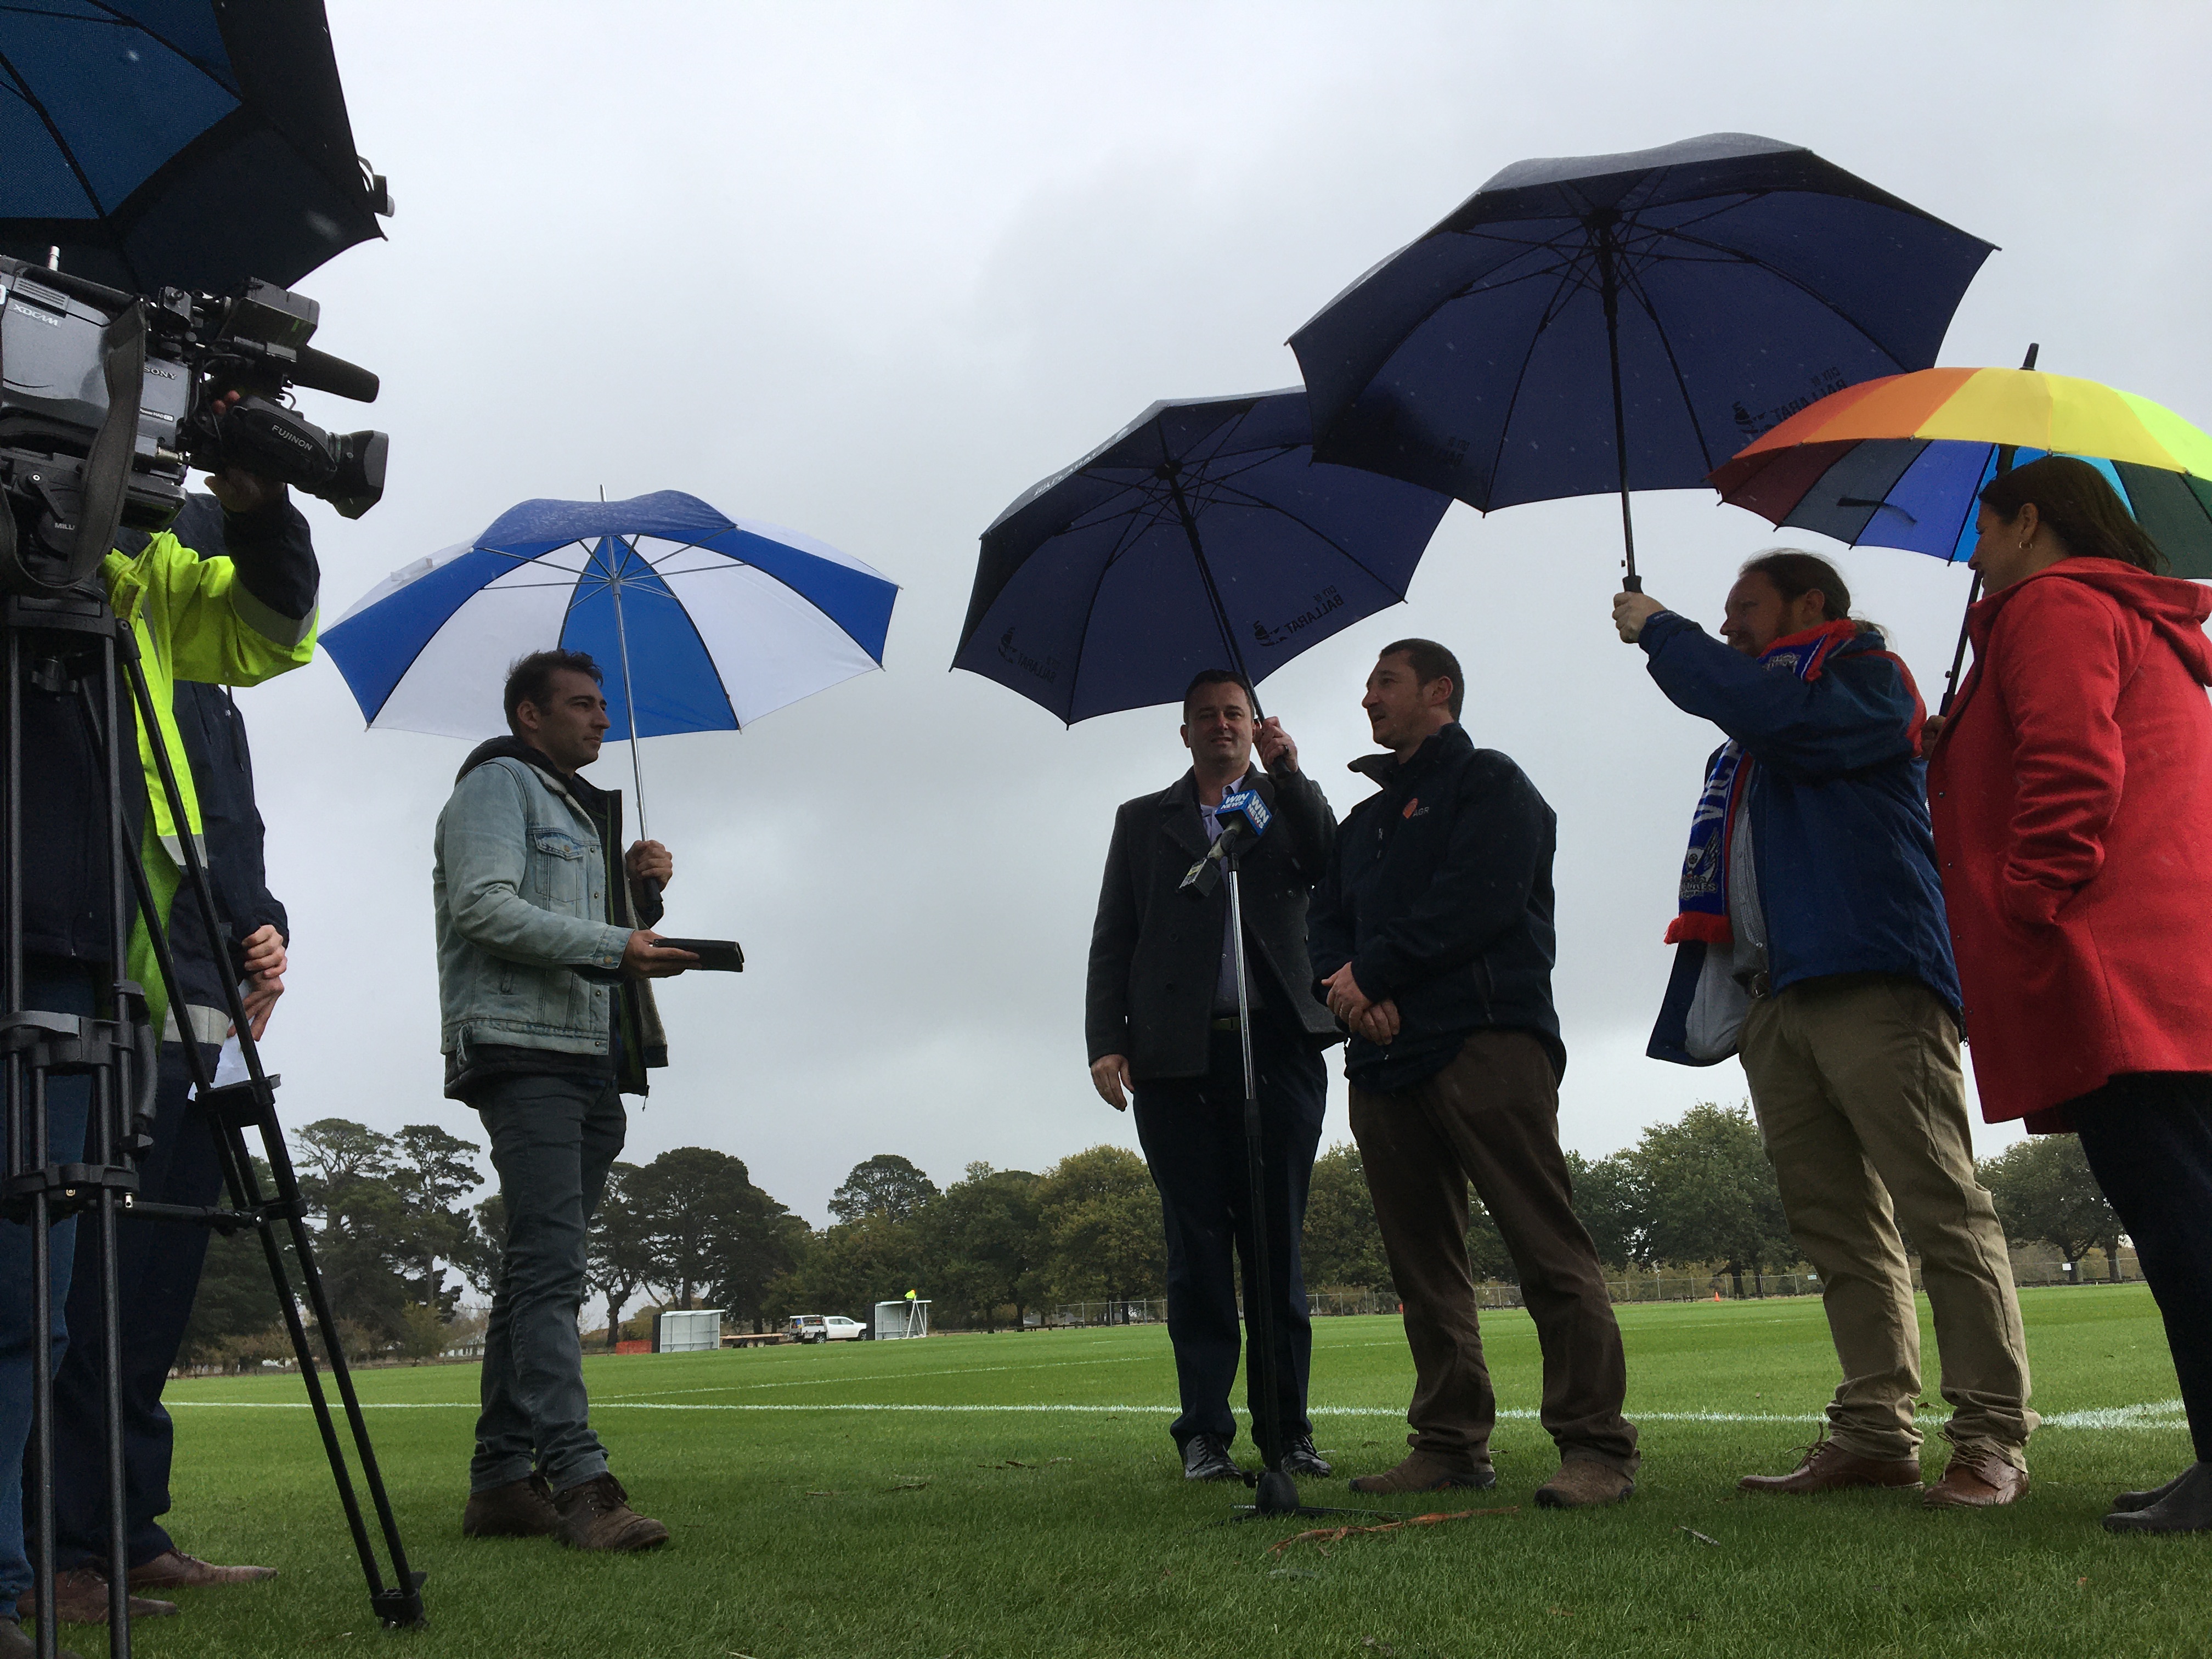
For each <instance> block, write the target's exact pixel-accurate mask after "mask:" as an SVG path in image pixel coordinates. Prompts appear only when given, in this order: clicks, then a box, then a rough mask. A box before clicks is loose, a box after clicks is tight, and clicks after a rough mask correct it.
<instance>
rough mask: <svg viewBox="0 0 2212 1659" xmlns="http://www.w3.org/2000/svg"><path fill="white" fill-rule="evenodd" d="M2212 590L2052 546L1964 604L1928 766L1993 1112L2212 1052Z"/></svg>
mask: <svg viewBox="0 0 2212 1659" xmlns="http://www.w3.org/2000/svg"><path fill="white" fill-rule="evenodd" d="M2208 615H2212V590H2208V589H2206V588H2203V587H2200V586H2197V584H2196V583H2194V582H2187V581H2181V580H2175V579H2174V578H2172V577H2166V576H2154V575H2151V574H2148V573H2147V572H2144V571H2142V570H2138V569H2136V568H2135V567H2134V566H2132V565H2129V564H2124V563H2122V562H2119V561H2118V560H2116V559H2086V558H2074V559H2062V560H2060V561H2059V562H2057V564H2055V565H2052V566H2051V567H2050V568H2048V569H2045V570H2041V571H2039V572H2037V573H2036V574H2034V575H2033V576H2030V577H2028V578H2027V580H2024V581H2021V582H2017V583H2015V584H2014V585H2013V586H2010V587H2008V588H2006V589H2004V590H2003V591H2002V592H1998V593H1993V594H1991V595H1990V597H1989V598H1988V599H1984V600H1982V601H1981V603H1979V604H1978V605H1975V606H1974V608H1973V610H1972V611H1971V612H1970V613H1969V617H1968V628H1969V629H1970V631H1971V634H1972V639H1973V641H1974V669H1973V671H1972V673H1971V674H1969V675H1968V676H1967V677H1966V684H1965V685H1964V686H1963V687H1962V688H1961V690H1960V696H1959V700H1958V702H1957V704H1956V706H1955V707H1954V708H1953V709H1952V712H1951V719H1950V723H1949V725H1948V726H1947V727H1946V728H1945V729H1944V731H1943V733H1942V738H1940V739H1939V741H1938V742H1937V744H1936V752H1935V755H1934V757H1932V759H1931V760H1930V762H1929V772H1928V797H1929V802H1928V804H1929V808H1930V811H1931V813H1932V816H1933V817H1934V819H1935V824H1936V857H1937V860H1938V862H1939V863H1940V864H1941V865H1942V877H1943V898H1944V902H1945V905H1946V906H1947V908H1948V910H1949V912H1950V923H1951V938H1952V942H1953V945H1954V947H1955V949H1956V951H1957V954H1958V960H1959V978H1960V983H1961V985H1962V986H1963V987H1964V989H1965V992H1966V1035H1967V1037H1968V1040H1969V1041H1970V1042H1972V1045H1973V1060H1974V1078H1975V1081H1976V1083H1977V1084H1978V1085H1979V1088H1980V1091H1981V1097H1982V1115H1984V1117H1986V1118H1987V1119H1989V1120H1990V1121H1991V1122H1998V1121H2003V1120H2005V1119H2008V1118H2018V1117H2024V1118H2026V1119H2027V1121H2028V1122H2027V1127H2029V1128H2030V1129H2032V1130H2034V1131H2036V1132H2038V1133H2054V1132H2056V1131H2058V1130H2063V1129H2064V1128H2066V1127H2068V1125H2067V1124H2066V1122H2065V1121H2064V1117H2065V1115H2064V1114H2063V1112H2058V1111H2055V1110H2053V1108H2055V1107H2057V1105H2058V1104H2059V1103H2061V1102H2063V1101H2067V1100H2071V1099H2073V1098H2074V1097H2076V1096H2079V1095H2084V1094H2087V1093H2088V1092H2089V1091H2091V1090H2093V1089H2095V1088H2098V1087H2100V1086H2101V1085H2103V1084H2104V1083H2106V1081H2107V1080H2108V1079H2111V1078H2112V1077H2113V1076H2114V1075H2116V1074H2118V1073H2124V1072H2208V1073H2212V702H2208V700H2207V699H2206V696H2205V687H2206V685H2207V684H2212V642H2208V641H2207V639H2206V637H2205V634H2204V630H2203V622H2204V619H2205V617H2207V616H2208Z"/></svg>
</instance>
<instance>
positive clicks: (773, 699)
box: [323, 489, 898, 828]
mask: <svg viewBox="0 0 2212 1659" xmlns="http://www.w3.org/2000/svg"><path fill="white" fill-rule="evenodd" d="M897 597H898V587H897V585H896V583H894V582H892V581H891V580H889V579H888V578H887V577H885V576H884V575H883V574H882V573H880V572H879V571H877V570H874V569H872V568H870V567H868V566H867V565H865V564H863V563H861V562H860V561H859V560H858V559H855V558H853V557H851V556H848V555H847V554H843V553H841V552H839V551H838V550H836V548H834V547H831V546H829V545H828V544H825V543H823V542H818V541H817V540H815V539H814V538H812V537H811V536H806V535H802V534H800V533H799V532H797V531H794V530H784V529H781V528H779V527H778V526H775V525H768V524H758V523H754V522H752V521H750V520H732V519H729V518H726V517H724V516H723V515H722V514H721V513H718V512H716V511H715V510H714V508H713V507H709V506H708V505H707V503H706V502H704V501H701V500H699V499H698V498H697V497H696V496H693V495H684V494H682V493H681V492H680V491H678V490H673V489H664V490H661V491H659V493H657V494H654V495H640V496H637V497H635V498H634V499H633V500H630V501H525V502H523V503H522V504H521V505H520V506H519V507H513V508H510V509H509V510H508V511H507V512H506V513H502V514H501V516H500V518H499V519H498V520H496V521H495V523H494V524H493V525H492V526H491V527H490V528H489V529H488V530H486V531H485V532H483V534H482V535H481V536H478V537H477V538H476V539H475V540H474V541H471V542H466V543H464V544H460V545H459V546H456V547H449V548H447V549H446V550H444V551H443V552H441V553H435V554H433V555H431V556H429V557H428V558H427V559H418V560H416V562H414V563H413V564H410V565H408V566H406V567H404V568H402V569H399V570H395V571H393V572H392V574H391V575H389V576H387V577H386V578H385V579H384V580H383V581H381V582H380V583H379V584H378V585H377V586H375V587H374V589H372V590H371V591H370V592H368V594H366V595H365V596H363V597H362V599H361V601H360V602H359V603H358V604H356V605H355V606H354V607H353V608H352V609H351V610H350V611H347V612H346V614H345V615H344V616H343V617H341V618H340V619H339V620H338V622H337V624H336V626H334V627H332V628H331V629H329V630H328V631H327V632H325V634H324V635H323V645H324V647H325V648H326V649H327V650H328V651H329V653H330V654H331V659H333V660H334V661H336V662H337V665H338V671H339V672H341V673H342V674H343V675H344V676H345V681H346V684H347V686H348V687H349V689H350V690H352V692H353V695H354V701H355V702H357V703H359V704H360V705H361V710H362V714H363V715H365V716H366V717H367V719H368V724H369V725H370V726H372V727H374V728H378V729H384V730H394V731H402V732H437V733H440V734H441V735H444V736H447V737H459V738H482V737H485V736H488V735H489V734H490V733H492V732H497V731H498V730H499V729H500V728H501V725H502V724H503V723H504V714H503V712H502V710H501V702H500V698H501V690H502V689H503V687H504V685H505V684H506V679H507V665H508V664H509V663H510V662H511V661H513V659H515V658H517V657H520V656H523V655H525V654H526V653H530V652H532V651H543V650H547V649H550V647H554V646H560V647H563V648H565V649H568V650H571V651H588V652H590V653H592V657H593V659H596V660H597V661H598V662H599V664H600V665H601V666H602V667H603V668H605V671H606V675H607V682H606V696H607V714H608V717H609V718H610V719H611V720H612V721H613V723H614V730H615V731H616V732H617V733H619V734H622V735H625V736H627V737H629V738H630V740H631V760H632V764H633V766H635V763H636V740H637V739H639V738H657V737H665V736H667V735H669V734H671V733H674V732H734V731H738V730H739V729H741V728H742V727H744V726H748V725H750V723H751V722H752V721H754V720H758V719H759V718H760V717H761V716H762V715H763V714H769V713H770V712H772V711H773V710H775V709H778V708H782V707H784V706H785V705H786V704H787V703H793V702H798V701H799V699H800V698H801V697H805V696H811V695H812V694H813V693H815V692H817V691H820V690H824V689H825V688H827V687H829V686H832V685H835V684H837V683H838V682H839V681H841V680H848V679H850V678H853V677H854V675H856V674H865V673H866V672H867V671H869V670H870V669H872V668H880V667H881V666H882V665H883V658H884V635H886V634H887V633H888V632H889V631H890V619H891V605H892V602H893V601H894V600H895V599H896V598H897ZM639 793H640V795H641V796H642V794H643V793H644V792H643V783H642V778H641V780H640V788H639ZM642 814H643V802H642V800H641V802H640V826H641V828H642V823H643V817H642Z"/></svg>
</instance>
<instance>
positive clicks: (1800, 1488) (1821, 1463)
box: [1735, 1431, 1921, 1492]
mask: <svg viewBox="0 0 2212 1659" xmlns="http://www.w3.org/2000/svg"><path fill="white" fill-rule="evenodd" d="M1920 1483H1921V1474H1920V1460H1919V1459H1918V1458H1917V1457H1899V1458H1894V1459H1884V1458H1873V1457H1860V1456H1858V1455H1856V1454H1854V1453H1851V1452H1847V1451H1845V1450H1844V1449H1843V1448H1842V1447H1841V1446H1838V1444H1837V1443H1835V1442H1834V1441H1832V1440H1831V1439H1829V1438H1828V1437H1827V1435H1826V1432H1825V1431H1823V1432H1822V1434H1821V1436H1820V1438H1819V1439H1818V1440H1815V1441H1814V1443H1812V1444H1811V1445H1809V1446H1808V1447H1806V1448H1805V1456H1804V1460H1803V1461H1802V1462H1800V1463H1799V1464H1798V1465H1797V1467H1796V1468H1794V1469H1792V1470H1790V1473H1789V1474H1747V1475H1746V1476H1744V1478H1743V1479H1742V1480H1739V1481H1737V1482H1736V1483H1735V1484H1736V1486H1738V1487H1739V1488H1741V1490H1742V1491H1745V1492H1848V1491H1850V1489H1851V1488H1853V1487H1854V1486H1918V1485H1919V1484H1920Z"/></svg>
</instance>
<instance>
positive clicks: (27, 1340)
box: [0, 957, 106, 1618]
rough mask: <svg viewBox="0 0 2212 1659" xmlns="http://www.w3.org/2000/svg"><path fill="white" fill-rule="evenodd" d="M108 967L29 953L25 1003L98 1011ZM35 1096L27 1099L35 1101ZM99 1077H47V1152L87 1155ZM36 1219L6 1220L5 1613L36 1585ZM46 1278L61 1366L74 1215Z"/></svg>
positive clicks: (0, 1426) (0, 1592) (1, 1340)
mask: <svg viewBox="0 0 2212 1659" xmlns="http://www.w3.org/2000/svg"><path fill="white" fill-rule="evenodd" d="M94 975H99V976H100V978H101V979H103V980H104V979H105V977H106V969H104V968H97V969H96V968H94V967H93V966H91V965H90V964H88V963H76V962H66V961H58V960H49V959H45V958H40V957H30V958H28V959H27V960H26V962H25V963H24V975H23V1006H25V1007H26V1008H35V1009H39V1010H41V1011H43V1012H47V1013H55V1014H77V1015H84V1014H89V1013H91V1012H93V986H94ZM25 1104H26V1105H28V1101H26V1102H25ZM91 1107H92V1079H90V1078H85V1077H63V1078H55V1079H52V1080H51V1081H49V1082H48V1084H47V1085H46V1156H47V1158H48V1161H49V1162H52V1163H56V1164H74V1163H76V1162H78V1161H79V1160H80V1159H82V1158H83V1157H84V1130H85V1120H86V1119H87V1118H88V1116H89V1115H90V1113H91ZM31 1237H32V1235H31V1227H30V1224H29V1223H28V1222H22V1221H0V1618H5V1617H11V1616H12V1615H13V1613H14V1610H15V1598H16V1597H17V1596H19V1595H21V1594H22V1593H23V1592H24V1591H25V1590H27V1589H29V1588H30V1587H31V1561H30V1557H29V1556H28V1555H27V1553H25V1551H24V1547H23V1507H24V1505H23V1496H22V1493H23V1474H24V1468H23V1453H24V1449H25V1447H26V1446H27V1444H28V1443H29V1441H30V1437H31V1387H32V1383H33V1380H34V1378H35V1376H36V1373H35V1372H33V1370H32V1369H31V1368H32V1366H33V1365H34V1364H37V1363H38V1357H39V1351H40V1347H41V1346H42V1344H41V1341H40V1334H39V1332H38V1331H36V1330H35V1329H33V1327H32V1323H31V1311H32V1310H31V1303H32V1295H31V1291H32V1284H31ZM47 1237H48V1245H49V1255H48V1256H47V1283H48V1285H50V1286H51V1288H52V1295H53V1310H54V1311H53V1332H52V1336H53V1348H52V1352H51V1354H50V1356H49V1363H51V1364H53V1365H55V1366H57V1367H58V1366H59V1365H60V1364H61V1359H62V1355H63V1354H64V1352H67V1350H68V1347H69V1321H68V1317H67V1314H66V1310H67V1308H68V1305H69V1288H70V1261H71V1259H72V1257H73V1255H74V1253H75V1249H76V1219H75V1218H71V1219H70V1220H67V1221H60V1222H56V1223H55V1224H54V1225H53V1227H52V1231H50V1232H49V1234H48V1235H47Z"/></svg>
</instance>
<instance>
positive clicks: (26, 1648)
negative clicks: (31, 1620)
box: [0, 1619, 77, 1659]
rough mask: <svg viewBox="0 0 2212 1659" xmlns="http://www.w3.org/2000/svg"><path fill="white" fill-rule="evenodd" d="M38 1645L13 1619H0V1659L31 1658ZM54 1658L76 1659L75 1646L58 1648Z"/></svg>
mask: <svg viewBox="0 0 2212 1659" xmlns="http://www.w3.org/2000/svg"><path fill="white" fill-rule="evenodd" d="M38 1650H39V1645H38V1644H37V1643H35V1642H33V1640H32V1639H31V1638H29V1637H27V1636H26V1635H25V1634H24V1633H23V1627H22V1626H21V1625H19V1624H17V1623H16V1622H15V1620H13V1619H0V1659H33V1655H35V1654H36V1653H37V1652H38ZM55 1659H77V1655H76V1649H75V1648H60V1649H58V1650H56V1651H55Z"/></svg>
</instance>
